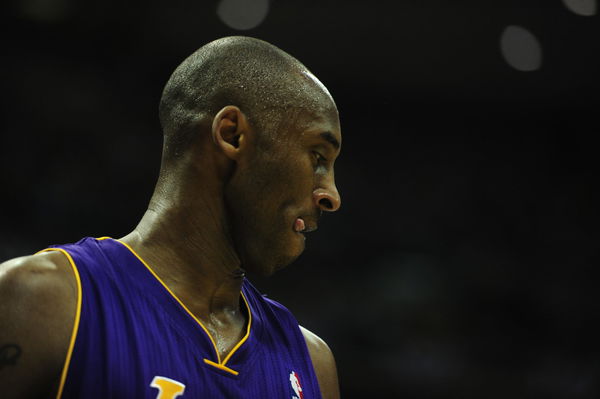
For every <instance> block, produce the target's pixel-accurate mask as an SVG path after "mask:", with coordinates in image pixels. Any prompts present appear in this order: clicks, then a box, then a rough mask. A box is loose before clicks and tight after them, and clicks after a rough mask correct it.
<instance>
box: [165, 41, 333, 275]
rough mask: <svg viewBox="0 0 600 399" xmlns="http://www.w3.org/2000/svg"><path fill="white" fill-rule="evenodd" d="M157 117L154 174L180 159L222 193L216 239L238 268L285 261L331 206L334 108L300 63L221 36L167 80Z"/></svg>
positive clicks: (261, 268)
mask: <svg viewBox="0 0 600 399" xmlns="http://www.w3.org/2000/svg"><path fill="white" fill-rule="evenodd" d="M160 120H161V124H162V127H163V132H164V135H165V140H164V142H165V148H164V153H163V171H164V169H165V168H167V169H168V168H170V167H171V166H172V165H177V164H178V163H181V160H182V159H189V158H190V156H189V155H190V154H193V158H194V159H195V158H196V157H197V158H203V159H204V160H205V162H206V160H208V162H210V163H211V164H210V165H211V167H212V166H214V167H215V169H214V170H215V173H214V174H213V175H210V176H208V178H209V179H213V180H215V181H218V184H217V185H218V186H219V187H222V190H221V194H222V198H215V200H216V201H222V203H223V209H224V215H222V217H223V224H224V226H223V228H224V232H225V234H227V235H228V236H229V237H228V238H229V239H230V240H231V242H232V245H233V246H234V247H235V251H236V252H237V254H238V256H239V257H240V259H241V261H242V267H244V268H246V269H248V270H252V271H256V272H259V273H262V274H270V273H272V272H273V271H275V270H277V269H278V268H280V267H283V266H285V265H287V264H289V263H290V262H291V261H293V260H294V259H295V258H296V257H297V256H298V255H300V253H301V252H302V250H303V248H304V235H303V233H302V231H304V232H306V231H309V230H312V229H313V228H316V223H317V219H318V217H319V214H320V212H321V211H323V210H325V211H335V210H337V208H338V207H339V203H340V199H339V194H338V192H337V188H336V187H335V182H334V175H333V162H334V160H335V158H336V157H337V155H338V153H339V145H340V142H341V133H340V127H339V119H338V114H337V109H336V106H335V103H334V101H333V99H332V98H331V95H330V94H329V92H328V91H327V89H326V88H325V87H324V86H323V85H322V84H321V83H320V82H319V80H318V79H317V78H316V77H315V76H314V75H313V74H312V73H310V71H308V69H307V68H306V67H305V66H304V65H302V64H301V63H300V62H299V61H298V60H296V59H295V58H293V57H292V56H290V55H289V54H287V53H285V52H283V51H282V50H280V49H278V48H276V47H275V46H273V45H271V44H269V43H266V42H264V41H261V40H258V39H252V38H247V37H228V38H223V39H219V40H216V41H214V42H211V43H209V44H207V45H205V46H204V47H202V48H200V49H199V50H198V51H196V52H195V53H194V54H192V55H191V56H190V57H188V58H187V59H186V60H185V61H184V62H183V63H182V64H181V65H180V66H179V67H178V68H177V69H176V70H175V72H174V73H173V75H172V76H171V78H170V79H169V81H168V83H167V85H166V87H165V89H164V91H163V96H162V99H161V103H160ZM205 178H207V177H206V176H205ZM190 183H191V182H189V181H188V182H185V184H190ZM203 183H207V182H206V181H205V182H202V181H200V182H194V184H200V185H202V184H203ZM213 183H214V182H213Z"/></svg>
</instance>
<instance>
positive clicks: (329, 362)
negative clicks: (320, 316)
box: [300, 326, 340, 399]
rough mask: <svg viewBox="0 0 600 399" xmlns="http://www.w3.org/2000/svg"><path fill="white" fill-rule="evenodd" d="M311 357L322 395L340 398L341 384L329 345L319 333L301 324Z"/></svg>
mask: <svg viewBox="0 0 600 399" xmlns="http://www.w3.org/2000/svg"><path fill="white" fill-rule="evenodd" d="M300 330H301V331H302V334H304V339H305V340H306V345H307V346H308V351H309V353H310V358H311V360H312V363H313V367H314V368H315V373H316V374H317V379H318V380H319V387H320V388H321V396H323V399H339V398H340V386H339V383H338V376H337V369H336V367H335V359H334V358H333V353H332V352H331V349H329V346H327V344H326V343H325V341H323V340H322V339H321V338H319V337H318V336H317V335H315V334H313V333H312V332H310V331H308V330H307V329H306V328H304V327H302V326H300Z"/></svg>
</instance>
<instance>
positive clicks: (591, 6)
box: [562, 0, 598, 17]
mask: <svg viewBox="0 0 600 399" xmlns="http://www.w3.org/2000/svg"><path fill="white" fill-rule="evenodd" d="M562 1H563V3H564V4H565V6H566V7H567V8H568V9H569V10H571V11H573V12H574V13H575V14H577V15H583V16H584V17H591V16H592V15H596V12H597V11H598V4H597V2H596V0H562Z"/></svg>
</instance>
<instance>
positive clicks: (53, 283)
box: [0, 251, 78, 398]
mask: <svg viewBox="0 0 600 399" xmlns="http://www.w3.org/2000/svg"><path fill="white" fill-rule="evenodd" d="M77 301H78V287H77V282H76V279H75V276H74V274H73V272H72V269H71V265H70V263H69V260H68V259H67V257H66V256H65V255H64V254H62V253H60V252H56V251H51V252H44V253H40V254H36V255H32V256H24V257H20V258H16V259H12V260H9V261H6V262H4V263H2V264H0V320H2V323H1V324H0V325H1V327H0V346H1V347H2V350H3V351H4V352H7V351H9V352H10V353H11V362H10V364H8V365H4V364H3V365H2V366H3V367H2V373H1V374H0V385H2V386H8V387H9V389H8V391H7V392H4V393H5V394H6V395H7V396H6V397H7V398H12V397H37V396H41V395H45V394H47V392H49V391H51V390H52V389H53V387H55V386H56V383H57V381H58V379H59V376H60V373H61V371H62V366H63V364H64V359H65V356H66V353H67V350H68V346H69V341H70V339H71V333H72V327H73V323H74V319H75V313H76V307H77ZM7 353H8V352H7ZM4 355H6V353H4ZM5 357H6V356H5ZM32 382H33V383H35V384H32ZM3 397H4V396H3Z"/></svg>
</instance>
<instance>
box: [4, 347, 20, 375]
mask: <svg viewBox="0 0 600 399" xmlns="http://www.w3.org/2000/svg"><path fill="white" fill-rule="evenodd" d="M21 352H22V351H21V347H20V346H19V345H15V344H6V345H2V346H0V370H2V369H3V368H4V367H5V366H14V365H15V364H17V360H18V359H19V357H21Z"/></svg>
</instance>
